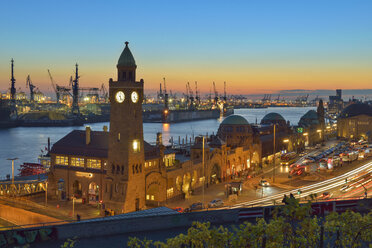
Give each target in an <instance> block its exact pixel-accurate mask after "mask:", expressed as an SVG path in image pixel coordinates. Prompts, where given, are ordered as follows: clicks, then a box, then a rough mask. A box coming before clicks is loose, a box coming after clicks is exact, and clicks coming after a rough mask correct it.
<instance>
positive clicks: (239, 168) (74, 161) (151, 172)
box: [48, 42, 303, 214]
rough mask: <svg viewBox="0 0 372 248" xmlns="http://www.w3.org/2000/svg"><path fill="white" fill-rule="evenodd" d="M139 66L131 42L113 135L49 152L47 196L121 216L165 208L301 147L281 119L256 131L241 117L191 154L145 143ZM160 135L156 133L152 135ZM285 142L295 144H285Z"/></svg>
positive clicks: (113, 89)
mask: <svg viewBox="0 0 372 248" xmlns="http://www.w3.org/2000/svg"><path fill="white" fill-rule="evenodd" d="M136 68H137V65H136V62H135V60H134V57H133V55H132V53H131V51H130V49H129V47H128V43H127V42H126V44H125V48H124V50H123V52H122V54H121V56H120V58H119V61H118V64H117V80H116V81H113V79H110V80H109V98H110V103H111V115H110V129H109V130H107V127H104V130H103V131H93V130H91V129H90V128H89V127H87V128H86V130H85V131H81V130H74V131H72V132H70V133H69V134H67V135H66V136H65V137H63V138H62V139H60V140H59V141H57V142H56V143H55V144H54V145H53V147H52V149H51V152H50V154H51V167H50V172H49V175H48V182H49V185H48V186H49V187H48V188H49V190H48V193H49V197H56V198H58V199H60V200H66V199H71V197H76V198H82V199H83V201H84V202H98V201H99V202H102V203H104V204H105V207H106V208H107V209H111V210H114V211H115V213H116V214H119V213H127V212H132V211H137V210H141V209H145V208H146V207H151V206H160V205H164V204H165V203H167V202H169V201H173V200H177V199H183V198H185V197H188V196H189V195H190V194H191V193H192V192H193V191H197V190H199V189H201V187H202V186H203V181H205V185H210V184H214V183H220V182H223V181H227V180H229V179H231V178H232V177H233V176H234V175H236V174H237V173H242V172H243V171H247V172H249V171H254V170H256V169H258V168H262V166H265V164H267V163H269V162H270V160H272V159H273V151H274V150H273V135H274V134H273V125H274V124H275V125H276V134H275V137H276V144H275V146H276V150H275V151H276V152H280V151H282V150H299V149H302V148H303V141H302V140H301V137H302V135H301V136H298V135H297V134H296V133H294V132H293V130H292V129H291V127H290V125H289V123H288V122H286V121H285V120H284V118H283V117H282V116H281V115H279V114H276V113H270V114H268V115H266V116H265V117H264V118H263V119H262V121H261V123H260V124H259V125H251V124H249V123H248V122H247V120H246V119H245V118H243V117H241V116H238V115H232V116H229V117H227V118H226V119H225V120H224V121H223V122H222V123H221V125H220V127H219V129H218V132H217V135H211V136H209V137H206V142H205V144H204V168H203V161H202V159H203V143H202V138H201V137H197V138H195V141H194V143H193V144H192V145H190V146H188V147H183V148H182V147H179V148H174V147H173V148H172V147H166V146H164V145H163V143H162V137H161V133H158V134H157V142H156V145H151V144H149V143H147V142H146V141H144V139H143V123H142V101H143V85H144V81H143V80H142V79H141V80H140V81H136ZM154 135H155V134H154ZM283 140H290V142H289V143H284V142H283Z"/></svg>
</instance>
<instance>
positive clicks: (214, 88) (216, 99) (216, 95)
mask: <svg viewBox="0 0 372 248" xmlns="http://www.w3.org/2000/svg"><path fill="white" fill-rule="evenodd" d="M213 91H214V104H216V105H217V103H218V92H217V89H216V84H215V83H214V82H213Z"/></svg>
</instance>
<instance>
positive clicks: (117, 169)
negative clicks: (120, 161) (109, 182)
mask: <svg viewBox="0 0 372 248" xmlns="http://www.w3.org/2000/svg"><path fill="white" fill-rule="evenodd" d="M119 173H120V167H119V165H117V166H116V174H119Z"/></svg>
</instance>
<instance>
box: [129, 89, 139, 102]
mask: <svg viewBox="0 0 372 248" xmlns="http://www.w3.org/2000/svg"><path fill="white" fill-rule="evenodd" d="M130 97H131V98H132V102H133V103H136V102H138V94H137V92H135V91H133V92H132V94H131V96H130Z"/></svg>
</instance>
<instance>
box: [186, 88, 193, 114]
mask: <svg viewBox="0 0 372 248" xmlns="http://www.w3.org/2000/svg"><path fill="white" fill-rule="evenodd" d="M186 86H187V88H188V93H189V99H190V107H191V108H193V107H194V92H193V91H192V89H191V87H190V83H189V82H187V85H186Z"/></svg>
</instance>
